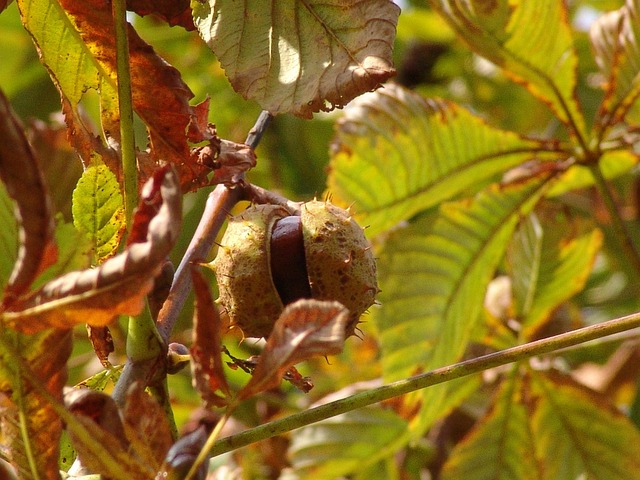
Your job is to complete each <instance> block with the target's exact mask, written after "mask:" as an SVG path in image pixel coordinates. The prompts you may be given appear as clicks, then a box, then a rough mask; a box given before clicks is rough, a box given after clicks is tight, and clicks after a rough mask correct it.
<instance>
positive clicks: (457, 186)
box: [328, 84, 545, 235]
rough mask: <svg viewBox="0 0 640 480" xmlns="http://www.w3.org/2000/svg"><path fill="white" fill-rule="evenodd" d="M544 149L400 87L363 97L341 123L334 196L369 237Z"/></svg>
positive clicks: (332, 187) (333, 176) (335, 155)
mask: <svg viewBox="0 0 640 480" xmlns="http://www.w3.org/2000/svg"><path fill="white" fill-rule="evenodd" d="M544 149H545V148H544V146H543V144H541V143H540V142H536V141H533V140H528V139H524V138H521V137H519V136H518V135H516V134H514V133H511V132H507V131H503V130H499V129H497V128H493V127H491V126H489V125H487V124H486V123H485V122H484V121H483V120H482V119H480V118H478V117H476V116H474V115H472V114H471V113H469V112H468V111H467V110H465V109H463V108H461V107H459V106H457V105H455V104H453V103H451V102H448V101H446V100H433V99H429V100H425V99H424V98H422V97H420V96H419V95H417V94H415V93H412V92H410V91H408V90H405V89H404V88H402V87H400V86H396V85H393V84H390V85H386V86H385V88H384V89H381V90H378V91H376V92H374V93H369V94H366V95H363V96H362V97H360V98H358V99H357V100H356V101H354V102H353V103H352V104H351V105H349V107H348V108H347V109H346V112H345V116H344V118H343V119H341V121H340V122H339V124H338V131H337V135H336V139H335V141H334V149H333V153H332V159H331V164H330V173H329V179H328V185H329V187H328V188H329V192H330V193H331V195H332V196H333V197H334V200H335V201H336V202H338V203H342V204H343V205H350V204H352V203H353V204H354V210H355V212H356V217H357V218H358V220H359V221H360V222H361V223H362V224H368V225H369V226H370V228H369V229H368V230H367V233H368V234H369V235H375V234H376V233H379V232H381V231H384V230H387V229H389V228H391V227H393V226H394V225H396V224H397V223H398V222H400V221H402V220H406V219H409V218H411V217H412V216H413V215H415V214H416V213H418V212H420V211H422V210H424V209H426V208H429V207H431V206H433V205H436V204H438V203H439V202H442V201H443V200H447V199H452V198H454V197H455V196H456V195H459V194H460V193H461V192H464V191H465V190H467V189H470V188H474V189H476V190H478V189H480V188H482V187H483V186H484V185H486V184H487V183H489V181H490V180H495V179H496V177H498V176H499V175H500V174H501V173H503V172H504V171H506V170H507V169H509V168H511V167H513V166H515V165H518V164H520V163H522V162H524V161H526V160H528V159H530V158H531V157H532V156H533V155H538V156H539V154H540V151H543V150H544Z"/></svg>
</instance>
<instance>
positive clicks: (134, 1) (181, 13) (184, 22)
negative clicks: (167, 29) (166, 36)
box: [127, 0, 196, 31]
mask: <svg viewBox="0 0 640 480" xmlns="http://www.w3.org/2000/svg"><path fill="white" fill-rule="evenodd" d="M127 10H131V11H133V12H136V13H137V14H138V15H141V16H143V17H144V16H145V15H149V14H152V15H156V16H158V17H160V18H161V19H162V20H164V21H165V22H167V23H168V24H169V25H171V26H172V27H173V26H174V25H179V26H181V27H184V29H185V30H189V31H190V30H195V28H196V27H195V26H194V25H193V18H192V17H191V6H190V2H189V0H127Z"/></svg>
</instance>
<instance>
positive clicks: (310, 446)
mask: <svg viewBox="0 0 640 480" xmlns="http://www.w3.org/2000/svg"><path fill="white" fill-rule="evenodd" d="M405 430H406V421H405V420H403V419H402V418H400V417H399V416H398V415H397V414H396V413H394V412H393V411H390V410H383V409H382V408H379V407H368V408H361V409H358V410H354V411H351V412H349V413H345V414H343V415H339V416H337V417H333V418H330V419H327V420H324V421H322V422H318V423H315V424H313V425H309V426H307V427H304V428H302V429H299V430H296V431H295V432H294V433H293V435H292V441H291V447H290V448H289V455H290V459H291V466H292V468H293V470H294V474H295V478H298V479H304V478H309V479H314V480H316V479H327V480H333V479H335V478H339V477H340V476H342V475H346V474H349V473H351V472H353V471H355V470H360V469H362V468H365V467H366V466H367V465H370V464H372V463H375V462H377V461H378V460H379V459H380V458H381V456H384V455H390V454H393V452H394V449H391V448H384V447H385V446H387V445H390V444H393V442H394V441H395V440H398V439H399V437H400V436H401V435H402V433H403V432H404V431H405Z"/></svg>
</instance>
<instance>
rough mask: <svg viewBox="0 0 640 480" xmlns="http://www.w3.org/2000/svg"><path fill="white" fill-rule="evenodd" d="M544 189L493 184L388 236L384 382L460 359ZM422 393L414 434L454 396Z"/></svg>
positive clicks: (380, 319) (538, 184) (377, 313)
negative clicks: (510, 244)
mask: <svg viewBox="0 0 640 480" xmlns="http://www.w3.org/2000/svg"><path fill="white" fill-rule="evenodd" d="M545 184H546V180H545V179H534V180H532V181H529V182H528V183H524V184H520V185H515V186H511V187H503V188H499V187H497V186H492V187H491V188H489V189H487V190H485V191H483V192H481V193H480V194H479V195H478V196H477V197H476V198H474V199H472V200H468V201H461V202H455V203H448V204H443V205H442V206H441V207H440V210H439V212H438V213H437V214H435V215H434V216H427V217H426V218H425V219H424V220H422V221H418V222H417V223H415V224H414V225H412V226H410V227H408V228H404V229H400V230H398V231H397V232H394V234H392V235H391V237H390V238H389V240H388V242H387V244H386V245H385V247H384V249H383V250H382V251H381V253H380V260H379V264H378V266H379V269H380V279H381V283H380V288H381V289H382V292H381V294H380V295H379V297H378V298H379V300H380V302H381V303H382V305H383V308H381V309H379V310H374V311H373V313H374V319H375V321H376V324H377V326H378V330H379V332H380V342H381V347H382V358H381V362H382V367H383V372H384V375H385V378H386V379H387V380H389V381H391V380H398V379H401V378H405V377H407V376H410V375H414V374H416V373H420V372H424V371H428V370H431V369H433V368H436V367H442V366H445V365H448V364H451V363H455V362H456V361H458V360H460V358H461V355H462V354H463V352H464V351H465V349H466V347H467V345H468V342H469V341H470V339H471V338H472V334H473V332H474V330H475V329H477V328H478V327H479V326H480V325H479V322H478V320H479V318H480V315H479V314H480V312H481V309H482V304H483V298H484V294H485V290H486V288H487V285H488V284H489V281H490V280H491V278H492V276H493V274H494V271H495V269H496V267H497V266H498V263H499V261H500V260H501V258H502V256H503V254H504V251H505V249H506V244H507V241H508V238H509V237H510V235H511V234H512V233H513V230H514V228H515V227H516V225H517V222H518V221H519V219H520V217H521V216H522V215H523V214H525V213H527V212H528V211H530V210H531V208H532V207H533V206H534V205H535V203H536V201H537V199H538V198H539V197H540V195H541V194H542V193H543V190H544V186H545ZM420 395H421V397H420V398H421V402H422V409H421V410H420V412H419V414H418V419H417V420H416V424H415V428H416V429H417V431H420V430H421V429H423V428H426V427H427V426H428V424H429V423H430V422H431V421H433V420H435V419H436V418H438V415H439V413H438V412H439V408H441V406H442V405H445V403H446V401H447V397H448V396H450V395H451V394H446V390H445V389H444V388H429V389H426V390H424V391H423V392H421V393H420Z"/></svg>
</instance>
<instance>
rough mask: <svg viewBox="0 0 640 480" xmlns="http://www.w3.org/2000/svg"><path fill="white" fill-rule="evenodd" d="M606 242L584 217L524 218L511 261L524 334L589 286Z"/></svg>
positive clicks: (518, 312) (558, 215) (519, 316)
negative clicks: (598, 254) (597, 257)
mask: <svg viewBox="0 0 640 480" xmlns="http://www.w3.org/2000/svg"><path fill="white" fill-rule="evenodd" d="M601 246H602V233H601V232H600V230H597V229H593V228H592V227H591V226H590V225H589V224H587V223H586V222H584V221H579V220H577V219H576V220H573V221H572V220H570V219H568V218H566V217H561V216H560V214H557V216H556V217H555V218H548V219H543V221H542V224H540V222H539V220H538V218H537V217H536V216H535V215H530V216H529V217H527V218H526V219H525V220H524V221H523V223H522V224H521V226H520V228H519V229H518V230H517V232H516V234H515V235H514V238H513V240H512V243H511V248H510V249H509V255H508V259H509V261H508V265H509V270H510V272H511V278H512V280H513V291H514V297H515V301H516V313H517V315H518V318H520V319H521V321H522V323H523V328H524V331H523V334H524V336H525V338H527V336H528V335H531V333H532V331H534V330H535V329H536V328H539V327H540V326H541V325H542V324H543V323H544V322H545V320H547V318H548V317H549V315H550V314H551V312H552V311H553V310H554V309H555V308H557V307H558V306H559V305H560V304H561V303H562V302H564V301H566V300H568V299H570V298H571V297H572V296H573V295H575V294H576V293H578V292H579V291H581V290H582V289H583V288H584V285H585V283H586V281H587V278H588V276H589V273H590V272H591V267H592V265H593V262H594V261H595V257H596V254H597V253H598V251H599V250H600V247H601Z"/></svg>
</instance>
